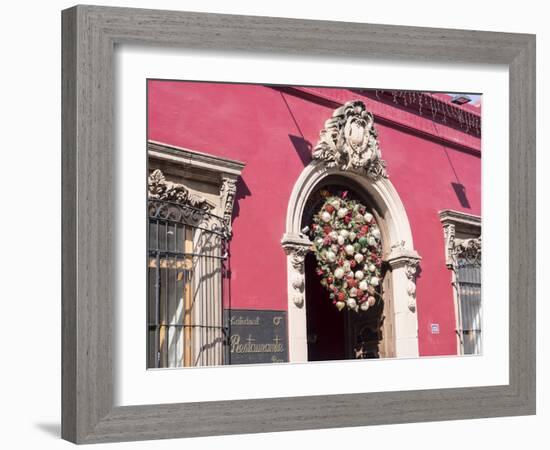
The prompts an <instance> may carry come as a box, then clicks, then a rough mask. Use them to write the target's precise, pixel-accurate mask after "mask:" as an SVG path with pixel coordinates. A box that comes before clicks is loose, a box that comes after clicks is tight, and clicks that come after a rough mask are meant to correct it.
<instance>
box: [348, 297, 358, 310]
mask: <svg viewBox="0 0 550 450" xmlns="http://www.w3.org/2000/svg"><path fill="white" fill-rule="evenodd" d="M346 303H347V304H348V307H349V308H350V309H353V308H355V307H356V306H357V302H356V301H355V300H354V299H353V298H348V300H347V302H346Z"/></svg>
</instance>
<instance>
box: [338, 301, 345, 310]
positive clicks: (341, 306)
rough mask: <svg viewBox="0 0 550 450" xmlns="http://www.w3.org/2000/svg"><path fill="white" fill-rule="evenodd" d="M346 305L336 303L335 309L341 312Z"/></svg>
mask: <svg viewBox="0 0 550 450" xmlns="http://www.w3.org/2000/svg"><path fill="white" fill-rule="evenodd" d="M345 306H346V304H345V303H344V302H336V307H337V308H338V311H342V309H344V307H345Z"/></svg>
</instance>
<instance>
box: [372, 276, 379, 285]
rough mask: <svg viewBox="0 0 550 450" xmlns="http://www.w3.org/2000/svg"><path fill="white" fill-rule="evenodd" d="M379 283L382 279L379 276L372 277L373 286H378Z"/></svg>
mask: <svg viewBox="0 0 550 450" xmlns="http://www.w3.org/2000/svg"><path fill="white" fill-rule="evenodd" d="M378 283H380V280H379V279H378V277H372V278H371V279H370V284H372V285H373V286H378Z"/></svg>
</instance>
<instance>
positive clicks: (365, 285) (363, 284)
mask: <svg viewBox="0 0 550 450" xmlns="http://www.w3.org/2000/svg"><path fill="white" fill-rule="evenodd" d="M368 288H369V283H367V282H366V281H365V280H363V281H361V283H359V289H361V290H362V291H366V290H367V289H368Z"/></svg>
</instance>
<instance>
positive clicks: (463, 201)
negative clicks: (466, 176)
mask: <svg viewBox="0 0 550 450" xmlns="http://www.w3.org/2000/svg"><path fill="white" fill-rule="evenodd" d="M451 185H452V186H453V189H454V191H455V194H456V197H457V198H458V201H459V202H460V206H462V207H463V208H468V209H471V208H472V207H471V205H470V202H469V201H468V197H467V196H466V187H465V186H464V185H463V184H462V183H451Z"/></svg>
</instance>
